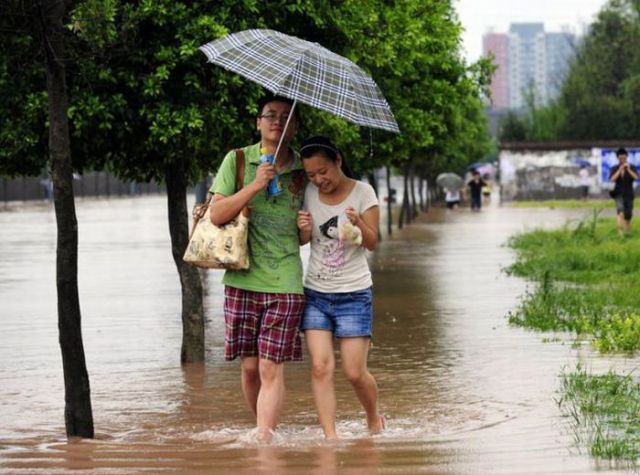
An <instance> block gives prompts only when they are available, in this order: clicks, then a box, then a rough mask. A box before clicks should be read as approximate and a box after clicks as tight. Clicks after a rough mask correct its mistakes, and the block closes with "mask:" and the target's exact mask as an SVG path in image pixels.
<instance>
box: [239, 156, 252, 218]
mask: <svg viewBox="0 0 640 475" xmlns="http://www.w3.org/2000/svg"><path fill="white" fill-rule="evenodd" d="M244 171H245V161H244V150H243V149H241V148H237V149H236V193H237V192H238V191H240V190H241V189H242V187H243V186H244ZM240 213H241V214H243V215H245V216H247V217H248V216H249V214H251V213H250V212H249V207H248V206H245V207H244V208H242V210H240Z"/></svg>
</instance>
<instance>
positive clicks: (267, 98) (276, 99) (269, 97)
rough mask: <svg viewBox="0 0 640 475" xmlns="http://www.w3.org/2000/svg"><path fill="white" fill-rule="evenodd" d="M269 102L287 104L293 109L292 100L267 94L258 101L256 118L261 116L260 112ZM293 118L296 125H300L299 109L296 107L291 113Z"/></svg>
mask: <svg viewBox="0 0 640 475" xmlns="http://www.w3.org/2000/svg"><path fill="white" fill-rule="evenodd" d="M270 102H284V103H285V104H289V105H290V106H291V107H293V99H289V98H288V97H284V96H277V95H275V94H271V93H268V94H265V95H263V96H262V97H261V98H260V99H259V100H258V113H257V114H256V115H257V116H258V117H259V116H260V114H262V110H263V109H264V106H266V105H267V104H269V103H270ZM293 117H294V118H295V119H296V120H297V121H298V125H300V122H301V117H300V108H299V107H298V106H297V105H296V108H295V110H294V111H293Z"/></svg>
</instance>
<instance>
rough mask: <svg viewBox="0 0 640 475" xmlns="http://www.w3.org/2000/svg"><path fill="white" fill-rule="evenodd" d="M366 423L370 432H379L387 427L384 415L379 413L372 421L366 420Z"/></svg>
mask: <svg viewBox="0 0 640 475" xmlns="http://www.w3.org/2000/svg"><path fill="white" fill-rule="evenodd" d="M367 425H368V426H369V433H370V434H379V433H380V432H382V431H383V430H385V429H386V428H387V420H386V419H385V417H384V416H382V415H380V416H378V419H376V420H375V421H374V422H373V423H371V422H367Z"/></svg>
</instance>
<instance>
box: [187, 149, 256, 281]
mask: <svg viewBox="0 0 640 475" xmlns="http://www.w3.org/2000/svg"><path fill="white" fill-rule="evenodd" d="M244 169H245V163H244V151H243V150H242V149H237V150H236V192H238V191H239V190H240V189H242V187H243V185H244ZM212 198H213V194H211V193H210V194H209V197H208V198H207V201H205V203H204V204H202V205H197V206H196V207H195V208H194V213H193V215H194V216H193V228H192V231H191V236H190V237H189V244H188V245H187V250H186V251H185V253H184V256H183V260H184V261H185V262H188V263H189V264H192V265H194V266H196V267H202V268H205V269H233V270H239V269H248V268H249V248H248V245H247V239H248V237H249V217H248V214H249V212H248V209H247V208H246V207H245V208H243V209H242V210H241V211H240V213H238V216H236V217H235V218H233V219H232V220H231V221H229V222H228V223H226V224H223V225H222V226H215V225H214V224H213V223H212V222H211V218H210V216H209V215H210V207H211V206H215V203H213V202H212Z"/></svg>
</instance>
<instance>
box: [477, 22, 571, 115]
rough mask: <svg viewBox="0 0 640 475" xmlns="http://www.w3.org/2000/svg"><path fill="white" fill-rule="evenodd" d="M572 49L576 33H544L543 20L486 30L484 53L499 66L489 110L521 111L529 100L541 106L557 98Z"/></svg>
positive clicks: (493, 83) (494, 79) (493, 84)
mask: <svg viewBox="0 0 640 475" xmlns="http://www.w3.org/2000/svg"><path fill="white" fill-rule="evenodd" d="M575 50H576V38H575V35H573V34H572V33H569V32H562V33H546V32H545V30H544V24H543V23H513V24H511V26H510V28H509V33H487V34H486V35H485V36H484V38H483V53H484V55H485V56H486V55H492V56H494V58H495V59H494V61H495V63H496V65H497V67H498V69H497V71H496V73H495V75H494V77H493V80H492V83H491V95H492V98H491V109H494V110H504V109H512V110H521V109H523V108H525V107H526V106H527V104H528V101H533V102H534V103H535V104H536V106H542V105H546V104H548V103H549V101H552V100H554V99H555V98H557V97H558V96H559V94H560V92H561V90H562V84H563V82H564V79H565V77H566V74H567V71H568V69H569V63H570V61H571V58H572V57H573V55H574V54H575Z"/></svg>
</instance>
